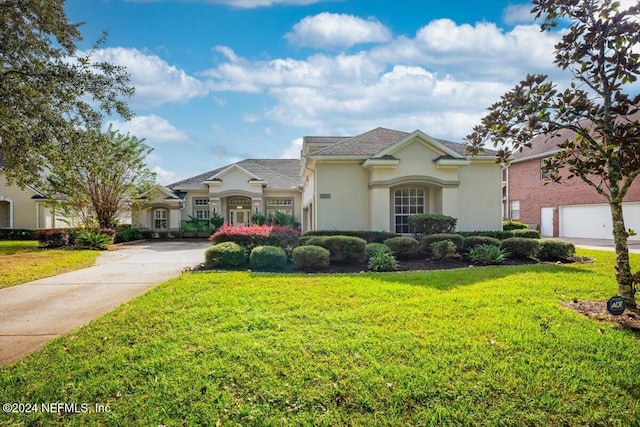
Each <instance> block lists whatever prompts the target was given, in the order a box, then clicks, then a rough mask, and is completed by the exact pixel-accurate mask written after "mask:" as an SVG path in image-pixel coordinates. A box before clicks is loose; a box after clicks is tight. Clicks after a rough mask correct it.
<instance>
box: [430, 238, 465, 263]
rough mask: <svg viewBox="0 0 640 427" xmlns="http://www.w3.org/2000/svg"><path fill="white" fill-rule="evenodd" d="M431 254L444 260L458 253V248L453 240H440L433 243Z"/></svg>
mask: <svg viewBox="0 0 640 427" xmlns="http://www.w3.org/2000/svg"><path fill="white" fill-rule="evenodd" d="M430 251H431V256H432V258H433V259H438V260H443V259H447V258H452V257H454V256H456V255H458V248H456V244H455V243H453V242H452V241H451V240H440V241H438V242H433V243H432V244H431V248H430Z"/></svg>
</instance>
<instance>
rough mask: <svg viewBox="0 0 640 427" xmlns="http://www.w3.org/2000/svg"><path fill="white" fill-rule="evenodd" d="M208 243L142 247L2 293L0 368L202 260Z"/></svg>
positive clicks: (106, 254)
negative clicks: (90, 265)
mask: <svg viewBox="0 0 640 427" xmlns="http://www.w3.org/2000/svg"><path fill="white" fill-rule="evenodd" d="M209 246H210V243H209V242H208V241H162V242H144V243H137V244H133V245H127V246H123V248H122V249H119V250H116V251H109V252H104V253H102V254H101V255H100V256H99V257H98V259H97V261H96V265H95V266H93V267H89V268H85V269H82V270H77V271H73V272H70V273H65V274H61V275H58V276H53V277H49V278H46V279H40V280H35V281H33V282H28V283H23V284H21V285H17V286H13V287H10V288H5V289H0V365H3V364H5V363H9V362H12V361H15V360H18V359H20V358H22V357H24V356H26V355H27V354H29V353H31V352H32V351H34V350H37V349H39V348H41V347H42V346H43V345H44V344H45V343H47V342H48V341H50V340H52V339H53V338H55V337H57V336H58V335H61V334H64V333H66V332H68V331H71V330H72V329H75V328H78V327H80V326H82V325H84V324H85V323H87V322H89V321H90V320H92V319H95V318H97V317H99V316H101V315H103V314H105V313H107V312H109V311H111V310H113V309H114V308H115V307H117V306H119V305H120V304H122V303H123V302H125V301H128V300H130V299H131V298H133V297H136V296H138V295H140V294H142V293H144V292H145V291H147V290H149V289H150V288H153V287H154V286H156V285H158V284H160V283H162V282H164V281H165V280H168V279H170V278H172V277H175V276H177V275H179V274H180V273H181V272H183V271H184V270H185V269H187V268H190V267H194V266H196V265H198V264H199V263H201V262H203V261H204V250H205V249H206V248H207V247H209Z"/></svg>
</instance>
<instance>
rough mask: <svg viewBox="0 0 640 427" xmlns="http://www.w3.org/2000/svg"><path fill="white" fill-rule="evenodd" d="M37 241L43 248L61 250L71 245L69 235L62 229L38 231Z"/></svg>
mask: <svg viewBox="0 0 640 427" xmlns="http://www.w3.org/2000/svg"><path fill="white" fill-rule="evenodd" d="M36 240H38V242H40V246H42V247H43V248H61V247H63V246H67V245H68V244H69V233H67V230H63V229H61V228H50V229H47V230H38V231H36Z"/></svg>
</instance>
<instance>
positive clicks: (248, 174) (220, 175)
mask: <svg viewBox="0 0 640 427" xmlns="http://www.w3.org/2000/svg"><path fill="white" fill-rule="evenodd" d="M233 169H239V170H240V172H242V173H243V174H245V175H247V176H248V177H250V178H254V179H257V180H259V181H260V182H261V183H262V182H264V181H263V180H261V179H260V177H258V176H256V175H254V174H252V173H251V172H249V171H248V170H246V169H245V168H243V167H242V166H240V165H238V164H237V163H234V164H232V165H230V166H229V167H227V168H225V169H223V170H221V171H220V172H218V173H217V174H215V175H212V176H210V177H209V178H207V179H206V180H205V182H206V183H209V181H212V180H214V179H220V177H222V176H224V175H226V174H228V173H229V172H231V171H232V170H233Z"/></svg>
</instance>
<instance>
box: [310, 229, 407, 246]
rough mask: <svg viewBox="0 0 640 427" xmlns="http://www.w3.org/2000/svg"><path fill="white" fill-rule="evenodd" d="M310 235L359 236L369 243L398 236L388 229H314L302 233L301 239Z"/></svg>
mask: <svg viewBox="0 0 640 427" xmlns="http://www.w3.org/2000/svg"><path fill="white" fill-rule="evenodd" d="M310 236H352V237H359V238H361V239H364V240H366V241H367V243H382V242H384V241H385V240H387V239H390V238H392V237H398V235H397V234H395V233H390V232H388V231H367V230H312V231H306V232H304V233H302V237H301V239H307V238H308V237H310Z"/></svg>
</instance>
